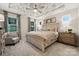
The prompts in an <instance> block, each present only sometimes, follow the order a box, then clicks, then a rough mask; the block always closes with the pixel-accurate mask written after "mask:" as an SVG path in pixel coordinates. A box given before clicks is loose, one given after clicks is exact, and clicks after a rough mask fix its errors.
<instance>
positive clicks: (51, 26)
mask: <svg viewBox="0 0 79 59" xmlns="http://www.w3.org/2000/svg"><path fill="white" fill-rule="evenodd" d="M47 20H48V19H47ZM47 20H44V24H43V25H42V30H48V31H55V32H58V23H56V22H47ZM26 38H27V42H29V43H31V44H33V45H34V46H36V47H37V48H39V49H41V50H42V51H43V52H45V48H46V47H47V46H49V45H51V44H52V43H54V42H55V41H53V40H52V41H50V42H46V41H45V39H44V38H43V37H40V36H38V35H26ZM56 39H57V38H56ZM56 39H55V40H56ZM46 43H48V44H47V45H45V44H46Z"/></svg>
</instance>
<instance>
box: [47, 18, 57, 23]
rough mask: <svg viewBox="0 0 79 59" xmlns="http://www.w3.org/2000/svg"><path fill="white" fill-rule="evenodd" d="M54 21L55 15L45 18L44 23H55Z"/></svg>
mask: <svg viewBox="0 0 79 59" xmlns="http://www.w3.org/2000/svg"><path fill="white" fill-rule="evenodd" d="M55 22H56V17H53V18H49V19H46V23H55Z"/></svg>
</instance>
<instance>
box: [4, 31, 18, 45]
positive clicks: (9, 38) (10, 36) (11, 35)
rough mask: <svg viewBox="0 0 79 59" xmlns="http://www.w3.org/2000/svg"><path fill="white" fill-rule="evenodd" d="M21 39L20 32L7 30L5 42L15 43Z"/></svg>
mask: <svg viewBox="0 0 79 59" xmlns="http://www.w3.org/2000/svg"><path fill="white" fill-rule="evenodd" d="M18 41H19V34H18V33H17V32H7V33H6V35H5V44H6V45H8V44H15V43H17V42H18Z"/></svg>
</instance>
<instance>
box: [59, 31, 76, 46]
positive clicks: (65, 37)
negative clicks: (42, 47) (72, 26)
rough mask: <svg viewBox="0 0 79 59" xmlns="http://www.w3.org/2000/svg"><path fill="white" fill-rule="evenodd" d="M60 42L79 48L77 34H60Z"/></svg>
mask: <svg viewBox="0 0 79 59" xmlns="http://www.w3.org/2000/svg"><path fill="white" fill-rule="evenodd" d="M58 42H61V43H65V44H70V45H74V46H77V42H76V38H75V33H68V32H59V37H58Z"/></svg>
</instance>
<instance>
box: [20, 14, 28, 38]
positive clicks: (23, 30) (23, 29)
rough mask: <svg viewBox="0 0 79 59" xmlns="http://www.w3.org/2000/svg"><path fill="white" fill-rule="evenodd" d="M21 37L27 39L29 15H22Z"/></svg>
mask: <svg viewBox="0 0 79 59" xmlns="http://www.w3.org/2000/svg"><path fill="white" fill-rule="evenodd" d="M20 20H21V38H22V39H25V36H26V33H27V32H28V20H27V16H25V15H21V17H20Z"/></svg>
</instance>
